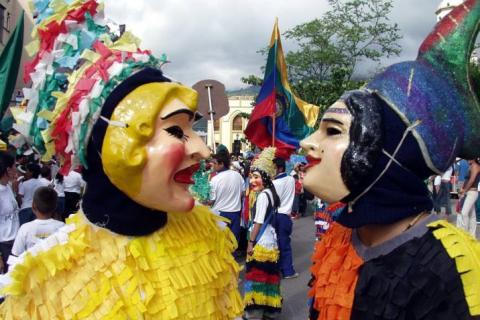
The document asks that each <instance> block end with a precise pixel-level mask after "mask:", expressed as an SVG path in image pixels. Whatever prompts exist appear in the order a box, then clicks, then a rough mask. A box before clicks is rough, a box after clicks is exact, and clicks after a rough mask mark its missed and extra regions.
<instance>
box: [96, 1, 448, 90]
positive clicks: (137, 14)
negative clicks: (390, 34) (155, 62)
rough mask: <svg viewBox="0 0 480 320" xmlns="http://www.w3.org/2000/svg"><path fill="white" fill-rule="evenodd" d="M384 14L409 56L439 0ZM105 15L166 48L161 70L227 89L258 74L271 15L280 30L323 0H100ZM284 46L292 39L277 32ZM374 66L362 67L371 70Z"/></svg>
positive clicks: (321, 7) (406, 4)
mask: <svg viewBox="0 0 480 320" xmlns="http://www.w3.org/2000/svg"><path fill="white" fill-rule="evenodd" d="M393 4H394V8H393V10H392V13H391V16H390V19H391V21H393V22H396V23H398V25H399V27H400V32H401V34H402V35H403V39H402V40H401V43H400V45H401V46H402V49H403V51H402V53H401V56H400V57H399V58H395V59H391V60H389V61H385V62H383V64H384V65H386V64H390V63H392V62H393V61H399V60H409V59H414V58H415V56H416V52H417V49H418V46H419V45H420V43H421V42H422V40H423V38H424V37H425V36H426V35H427V34H428V33H429V32H430V30H431V29H432V28H433V26H434V24H435V21H436V20H435V14H434V12H435V10H436V8H437V7H438V5H439V4H440V0H394V2H393ZM105 8H106V9H105V10H106V15H107V17H108V18H110V19H112V20H114V21H116V22H117V23H124V24H126V25H127V30H130V31H132V32H133V33H134V34H135V35H137V36H138V37H140V38H141V39H142V48H144V49H151V50H152V51H153V52H154V53H155V55H157V56H159V55H160V54H162V53H166V54H167V56H168V57H169V59H170V60H171V61H172V63H171V64H169V65H167V66H166V67H164V71H165V72H166V73H167V74H168V75H170V76H171V77H173V78H174V79H176V80H178V81H181V82H183V83H185V84H187V85H193V84H194V83H196V82H197V81H199V80H202V79H216V80H219V81H221V82H223V83H224V84H225V86H226V87H227V89H238V88H240V87H244V86H245V85H243V84H242V83H241V81H240V78H241V77H244V76H248V75H249V74H256V75H258V76H262V74H261V71H260V68H261V67H262V66H263V64H264V63H265V58H264V57H262V56H261V55H260V54H259V53H257V51H258V49H260V48H263V47H265V46H266V45H268V42H269V40H270V35H271V32H272V28H273V23H274V20H275V17H278V18H279V26H280V31H281V32H284V31H286V30H288V29H290V28H293V27H294V26H296V25H298V24H301V23H304V22H307V21H310V20H312V19H314V18H317V17H321V16H322V14H323V13H324V12H325V11H326V10H327V9H328V2H327V0H296V1H291V0H201V1H200V0H159V1H154V0H133V1H132V0H130V1H126V0H105ZM282 43H283V46H284V50H285V51H289V50H291V49H293V48H294V45H295V44H294V43H293V42H288V41H286V39H285V38H284V37H282ZM374 68H375V66H363V69H367V70H373V69H374Z"/></svg>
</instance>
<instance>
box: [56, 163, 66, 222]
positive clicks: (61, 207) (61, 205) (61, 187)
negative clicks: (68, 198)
mask: <svg viewBox="0 0 480 320" xmlns="http://www.w3.org/2000/svg"><path fill="white" fill-rule="evenodd" d="M63 178H64V177H63V175H62V174H61V173H60V172H57V175H56V176H55V179H54V180H53V188H54V189H55V191H56V192H57V196H58V198H57V209H56V212H55V215H54V217H55V218H56V219H58V220H62V217H63V213H64V212H65V183H64V181H63Z"/></svg>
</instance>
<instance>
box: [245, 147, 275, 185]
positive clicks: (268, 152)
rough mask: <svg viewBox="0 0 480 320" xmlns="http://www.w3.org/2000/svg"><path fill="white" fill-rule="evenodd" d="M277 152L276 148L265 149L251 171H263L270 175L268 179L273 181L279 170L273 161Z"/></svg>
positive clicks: (254, 162)
mask: <svg viewBox="0 0 480 320" xmlns="http://www.w3.org/2000/svg"><path fill="white" fill-rule="evenodd" d="M275 150H276V148H274V147H268V148H265V149H263V151H262V152H261V153H260V155H259V156H258V158H257V159H255V160H254V161H253V163H252V168H251V169H250V171H251V172H253V171H255V170H259V171H262V172H263V173H265V174H267V175H268V178H270V179H271V180H272V179H273V178H274V177H275V174H276V173H277V169H276V167H275V164H274V163H273V159H274V158H275Z"/></svg>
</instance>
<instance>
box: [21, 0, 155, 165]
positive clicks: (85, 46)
mask: <svg viewBox="0 0 480 320" xmlns="http://www.w3.org/2000/svg"><path fill="white" fill-rule="evenodd" d="M31 9H32V12H33V15H34V17H35V28H34V31H33V35H34V40H33V42H32V43H30V44H29V45H28V46H27V51H29V53H30V55H31V56H33V59H32V60H31V61H29V62H28V63H27V64H26V65H25V73H24V80H25V82H26V83H28V82H30V81H31V87H30V88H26V89H24V96H25V98H26V99H28V105H27V107H26V108H24V109H18V108H17V109H15V110H12V113H13V114H14V116H15V118H16V120H17V123H16V124H15V125H14V128H15V129H16V130H17V131H19V132H20V133H21V134H22V135H23V136H25V137H27V142H29V143H30V144H31V145H32V146H33V147H35V149H36V150H38V151H39V152H40V153H41V154H42V155H43V159H45V160H47V159H49V158H51V157H52V156H53V155H56V156H57V158H59V160H60V161H61V163H62V164H63V170H64V171H67V170H69V168H70V167H76V166H78V165H83V166H85V167H87V166H88V164H87V161H86V149H87V144H88V139H89V136H90V134H91V130H92V126H93V125H94V123H95V122H96V121H97V120H98V119H99V118H100V112H101V109H102V107H103V104H104V102H105V100H106V98H107V97H108V96H109V94H110V93H111V92H112V91H113V90H114V89H115V88H116V86H117V85H118V84H120V83H121V82H122V81H123V80H125V79H126V78H128V77H129V76H131V75H132V74H135V73H136V72H138V71H140V70H142V69H144V68H148V67H150V68H154V69H159V68H160V66H161V64H162V62H163V61H160V60H158V59H156V58H155V57H154V56H152V55H151V53H150V51H143V50H140V49H139V44H140V41H139V39H137V38H136V37H135V36H134V35H132V34H131V33H129V32H124V30H123V26H117V25H115V24H114V23H112V22H107V21H106V20H105V19H104V17H103V4H101V3H98V2H97V1H96V0H88V1H87V0H76V1H56V0H44V1H32V3H31Z"/></svg>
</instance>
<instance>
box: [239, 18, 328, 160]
mask: <svg viewBox="0 0 480 320" xmlns="http://www.w3.org/2000/svg"><path fill="white" fill-rule="evenodd" d="M319 113H320V108H319V107H317V106H315V105H313V104H308V103H307V102H305V101H303V100H301V99H299V98H297V97H296V96H295V95H294V94H293V92H292V89H291V88H290V84H289V83H288V77H287V66H286V64H285V58H284V56H283V50H282V43H281V41H280V31H279V29H278V19H276V20H275V26H274V27H273V33H272V38H271V40H270V45H269V51H268V59H267V67H266V68H265V76H264V78H263V85H262V88H261V89H260V93H259V95H258V97H257V100H256V101H255V107H254V109H253V111H252V114H251V116H250V120H249V122H248V125H247V128H246V129H245V135H246V137H247V138H248V140H250V141H251V142H252V143H253V144H255V145H256V146H257V147H259V148H265V147H269V146H272V144H273V141H275V142H274V144H275V147H276V148H277V156H279V157H283V158H288V157H289V156H290V154H292V153H293V152H295V150H297V149H298V148H299V146H300V145H299V142H300V140H302V139H303V138H305V137H306V136H307V135H309V134H310V133H311V132H312V131H313V127H314V126H315V123H316V122H317V118H318V116H319ZM274 117H275V125H274V124H273V119H274ZM274 127H275V128H274ZM273 134H274V135H275V136H274V137H272V135H273Z"/></svg>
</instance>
